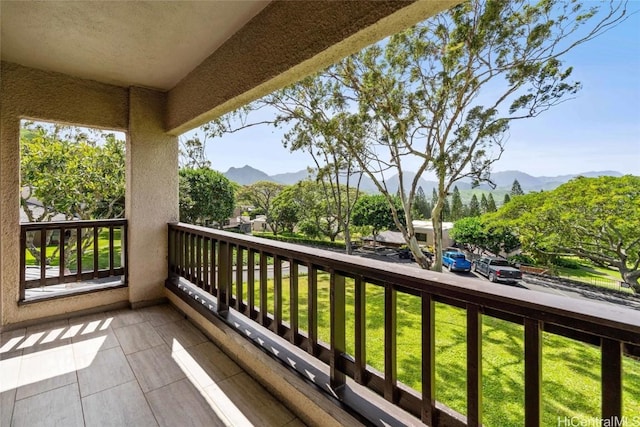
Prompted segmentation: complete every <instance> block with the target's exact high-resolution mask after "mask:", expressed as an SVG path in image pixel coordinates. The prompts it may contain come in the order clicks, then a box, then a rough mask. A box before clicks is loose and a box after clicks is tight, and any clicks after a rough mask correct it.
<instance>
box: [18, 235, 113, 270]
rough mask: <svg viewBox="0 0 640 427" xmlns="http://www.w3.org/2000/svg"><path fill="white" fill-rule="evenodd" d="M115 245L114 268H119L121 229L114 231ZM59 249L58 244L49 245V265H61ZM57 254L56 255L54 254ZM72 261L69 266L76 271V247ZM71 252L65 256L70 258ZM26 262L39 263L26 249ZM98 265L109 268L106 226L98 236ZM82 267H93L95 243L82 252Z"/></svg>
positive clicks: (89, 268) (72, 253)
mask: <svg viewBox="0 0 640 427" xmlns="http://www.w3.org/2000/svg"><path fill="white" fill-rule="evenodd" d="M113 239H114V242H113V247H114V252H115V254H114V264H115V265H114V268H119V267H120V266H121V257H120V254H121V250H120V249H121V246H122V240H121V238H120V229H115V230H114V232H113ZM57 251H59V249H58V245H50V246H47V258H50V262H49V265H51V266H59V265H60V254H59V252H57ZM54 254H55V255H54ZM70 255H71V259H70V261H71V263H67V268H69V270H71V271H76V270H77V266H76V262H75V258H76V255H75V247H74V248H73V250H72V252H71V254H70ZM68 256H69V254H68V253H67V254H65V258H67V259H68ZM25 262H26V264H27V265H38V263H37V262H36V259H35V258H34V257H33V255H32V254H31V252H29V251H28V250H25ZM98 267H99V268H100V269H106V268H109V230H108V229H107V228H104V229H102V230H101V232H100V234H99V238H98ZM82 269H83V270H91V269H93V243H92V244H91V246H90V247H89V248H88V249H87V250H85V251H84V252H83V254H82Z"/></svg>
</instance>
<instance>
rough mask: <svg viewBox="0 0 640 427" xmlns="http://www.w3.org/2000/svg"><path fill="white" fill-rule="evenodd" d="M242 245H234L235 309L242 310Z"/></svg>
mask: <svg viewBox="0 0 640 427" xmlns="http://www.w3.org/2000/svg"><path fill="white" fill-rule="evenodd" d="M243 252H244V250H243V249H242V246H240V245H237V246H236V310H237V311H239V312H242V305H243V301H242V298H243V295H244V291H243V286H242V278H243V275H244V274H243V269H244V259H243Z"/></svg>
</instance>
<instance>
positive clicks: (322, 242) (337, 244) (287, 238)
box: [253, 233, 345, 249]
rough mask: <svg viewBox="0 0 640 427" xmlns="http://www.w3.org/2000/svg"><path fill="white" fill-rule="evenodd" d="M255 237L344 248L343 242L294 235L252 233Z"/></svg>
mask: <svg viewBox="0 0 640 427" xmlns="http://www.w3.org/2000/svg"><path fill="white" fill-rule="evenodd" d="M253 235H254V236H256V237H262V238H265V239H271V240H277V241H278V242H287V243H297V244H299V245H310V246H323V247H327V248H336V249H345V244H344V242H330V241H327V240H316V239H308V238H305V237H294V236H274V235H273V234H271V233H253Z"/></svg>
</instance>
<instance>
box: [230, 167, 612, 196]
mask: <svg viewBox="0 0 640 427" xmlns="http://www.w3.org/2000/svg"><path fill="white" fill-rule="evenodd" d="M223 175H224V176H226V177H227V178H229V179H230V180H231V181H234V182H237V183H238V184H240V185H250V184H253V183H255V182H258V181H272V182H277V183H279V184H285V185H292V184H295V183H296V182H298V181H302V180H304V179H306V178H308V177H309V172H308V171H307V170H306V169H302V170H299V171H297V172H289V173H280V174H276V175H267V174H266V173H264V172H262V171H261V170H258V169H255V168H253V167H251V166H248V165H245V166H243V167H241V168H233V167H232V168H229V170H228V171H226V172H225V173H224V174H223ZM577 176H585V177H598V176H622V174H621V173H620V172H616V171H590V172H583V173H577V174H570V175H559V176H531V175H529V174H526V173H524V172H520V171H516V170H513V171H502V172H494V173H492V174H491V181H492V182H493V183H494V184H495V185H496V187H495V189H492V188H491V187H490V186H489V184H487V183H483V184H480V185H479V186H478V187H476V188H475V189H473V188H472V185H471V181H470V180H461V181H458V182H457V183H456V184H455V185H457V186H458V190H460V191H467V190H469V191H474V192H475V191H478V190H480V191H481V190H484V191H493V190H502V192H501V193H503V192H505V191H507V192H508V191H509V190H511V186H512V185H513V181H514V180H516V179H517V180H518V182H519V183H520V186H521V187H522V190H523V191H524V192H530V191H540V190H553V189H554V188H556V187H558V186H559V185H561V184H564V183H565V182H567V181H570V180H571V179H573V178H575V177H577ZM414 177H415V173H413V172H405V174H404V183H405V187H408V186H409V185H410V183H411V181H412V180H413V178H414ZM398 184H399V179H398V175H393V176H391V177H390V178H389V179H387V188H388V189H389V191H390V192H391V193H396V192H397V191H398V186H399V185H398ZM418 186H420V187H422V190H423V191H424V192H425V194H426V195H427V197H430V196H431V192H432V190H433V188H435V187H436V186H437V183H436V182H435V181H427V180H425V179H423V178H420V179H419V180H418ZM360 189H361V190H362V191H365V192H367V193H375V192H377V189H376V186H375V185H374V183H373V182H372V181H371V179H369V178H368V177H366V176H365V177H363V178H362V182H361V183H360ZM469 194H471V193H469ZM469 197H470V196H469Z"/></svg>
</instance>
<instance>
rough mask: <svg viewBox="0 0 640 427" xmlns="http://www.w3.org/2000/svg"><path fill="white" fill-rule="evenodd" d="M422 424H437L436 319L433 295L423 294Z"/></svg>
mask: <svg viewBox="0 0 640 427" xmlns="http://www.w3.org/2000/svg"><path fill="white" fill-rule="evenodd" d="M421 418H422V422H423V423H424V424H426V425H429V426H431V425H434V424H435V422H436V317H435V302H434V300H433V297H432V295H431V294H428V293H426V292H423V293H422V415H421Z"/></svg>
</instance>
